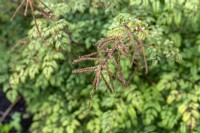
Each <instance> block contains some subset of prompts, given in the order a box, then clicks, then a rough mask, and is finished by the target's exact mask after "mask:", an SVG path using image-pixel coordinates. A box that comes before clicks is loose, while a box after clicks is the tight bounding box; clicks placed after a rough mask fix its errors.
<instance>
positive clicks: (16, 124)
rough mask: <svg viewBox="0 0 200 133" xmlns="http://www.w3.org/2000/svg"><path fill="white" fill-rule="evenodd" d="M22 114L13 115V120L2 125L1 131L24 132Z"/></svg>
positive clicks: (5, 132)
mask: <svg viewBox="0 0 200 133" xmlns="http://www.w3.org/2000/svg"><path fill="white" fill-rule="evenodd" d="M20 116H21V115H20V113H18V112H15V113H14V114H13V115H12V120H11V121H10V122H9V123H6V124H0V131H1V132H2V133H10V132H13V130H15V132H17V133H20V132H21V131H22V128H21V125H20V121H21V118H20Z"/></svg>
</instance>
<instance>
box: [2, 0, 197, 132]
mask: <svg viewBox="0 0 200 133" xmlns="http://www.w3.org/2000/svg"><path fill="white" fill-rule="evenodd" d="M44 3H45V4H46V5H47V6H48V7H49V8H50V9H51V10H52V12H50V15H51V16H52V18H51V19H46V18H45V17H44V16H43V15H41V14H40V12H38V11H37V10H35V12H34V14H35V17H36V19H35V20H36V23H35V21H34V20H32V17H24V16H20V14H21V13H23V10H22V9H21V10H19V11H18V13H17V15H16V16H15V19H14V20H13V21H12V22H10V18H11V17H12V14H13V13H14V11H15V8H16V7H17V4H16V3H14V2H10V1H5V0H3V1H1V2H0V5H6V6H0V8H1V10H0V23H1V25H0V29H1V30H0V33H1V37H0V40H1V42H0V43H1V45H0V50H1V52H0V83H1V84H2V85H3V91H4V92H5V93H6V95H7V97H8V98H9V99H10V100H11V101H15V99H16V98H17V96H18V95H21V96H23V97H24V99H25V101H26V104H27V112H28V113H31V114H33V116H34V117H33V123H32V125H31V128H30V131H31V132H33V133H38V132H44V133H48V132H49V133H52V132H53V133H62V132H67V133H73V132H75V133H76V132H78V133H79V132H80V133H81V132H92V133H93V132H94V133H98V132H103V133H104V132H105V133H107V132H117V133H118V132H131V133H132V132H135V133H149V132H163V133H165V132H166V133H169V132H171V133H174V132H176V133H187V132H193V133H198V132H200V123H199V119H200V114H199V102H200V101H199V100H200V98H199V97H200V91H199V90H200V84H199V81H200V76H199V73H200V55H199V53H200V25H199V23H200V15H199V11H200V8H199V6H198V5H199V4H200V2H199V0H190V1H189V0H188V1H186V0H173V1H172V0H171V1H170V0H156V1H155V0H130V1H127V0H122V1H119V0H112V1H106V0H95V1H92V2H91V1H89V0H80V1H65V0H63V1H59V0H53V1H45V0H44ZM37 4H38V7H40V8H41V9H42V10H44V11H45V12H47V8H46V7H44V5H42V4H41V3H40V2H38V3H37ZM29 10H30V9H29ZM31 20H32V22H30V21H31ZM124 25H128V27H129V29H130V31H131V32H133V36H134V37H135V38H140V39H142V42H143V43H144V44H145V46H144V49H145V51H144V53H145V54H146V59H147V60H146V62H147V64H148V74H145V72H144V71H143V69H138V70H137V72H136V73H134V76H133V79H132V80H131V81H130V85H129V86H128V87H127V88H124V87H123V86H121V85H120V84H119V82H117V80H116V79H113V80H112V81H109V80H108V79H109V78H110V77H109V75H105V79H106V80H107V82H108V83H109V84H113V85H114V86H115V92H114V93H108V92H107V89H106V88H107V87H108V86H107V85H106V84H105V82H99V86H98V88H97V89H96V90H95V91H94V92H95V93H94V94H93V98H92V105H91V106H92V109H91V110H90V111H88V110H87V108H88V102H89V96H90V92H91V90H92V80H93V77H94V75H93V74H92V73H87V74H74V73H72V70H74V69H78V68H85V67H87V66H94V65H97V64H98V62H88V61H86V62H81V63H79V64H72V62H73V60H75V59H77V58H78V57H79V56H82V55H86V54H89V53H93V52H95V51H98V50H99V49H98V47H97V49H96V46H98V45H95V46H94V44H96V43H97V44H99V43H98V42H102V38H104V39H108V38H112V37H116V36H122V37H124V38H126V39H124V40H123V42H124V43H125V44H128V43H129V42H130V39H127V38H129V37H130V35H129V32H127V31H128V30H127V29H125V28H124ZM38 30H39V31H40V33H41V35H40V34H39V33H38ZM109 44H110V45H109V46H108V47H106V48H108V49H109V48H112V46H113V43H109ZM99 57H101V58H103V59H105V56H104V55H103V54H100V55H99ZM113 57H117V54H115V53H114V54H113ZM120 60H121V61H120V68H121V72H122V73H123V76H124V79H127V78H128V77H129V76H130V75H131V74H132V72H133V67H130V62H129V61H127V59H126V58H125V56H124V55H122V56H121V58H120ZM136 60H137V61H138V62H142V63H144V59H143V58H142V59H139V58H136ZM141 60H142V61H141ZM109 62H110V64H109V68H110V69H111V71H112V72H113V73H114V72H115V74H116V73H117V72H119V70H117V69H116V67H115V65H113V62H112V61H111V60H109ZM142 66H144V64H143V65H142ZM89 113H90V114H89ZM3 126H4V125H3ZM5 126H6V125H5Z"/></svg>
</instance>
